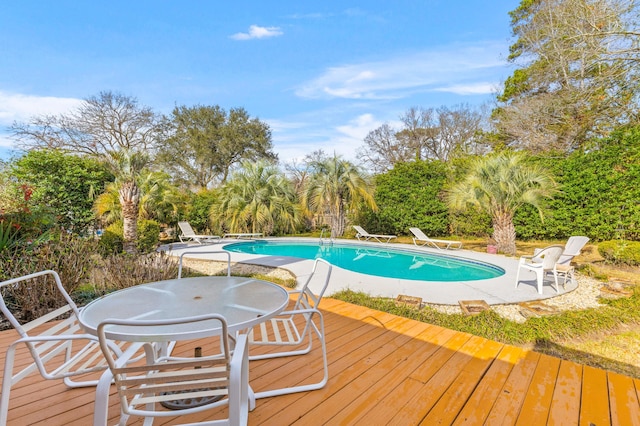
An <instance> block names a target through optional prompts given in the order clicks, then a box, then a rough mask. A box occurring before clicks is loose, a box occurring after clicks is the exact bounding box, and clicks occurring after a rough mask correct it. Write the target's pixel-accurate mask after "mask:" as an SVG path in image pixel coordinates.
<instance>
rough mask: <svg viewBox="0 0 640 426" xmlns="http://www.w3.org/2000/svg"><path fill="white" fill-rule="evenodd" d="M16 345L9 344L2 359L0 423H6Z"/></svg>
mask: <svg viewBox="0 0 640 426" xmlns="http://www.w3.org/2000/svg"><path fill="white" fill-rule="evenodd" d="M15 352H16V347H15V346H14V345H11V346H9V348H8V349H7V354H6V358H5V361H4V375H3V376H2V395H0V425H6V424H7V416H8V414H9V395H10V393H11V385H12V384H13V362H14V359H15Z"/></svg>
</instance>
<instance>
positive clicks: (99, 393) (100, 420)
mask: <svg viewBox="0 0 640 426" xmlns="http://www.w3.org/2000/svg"><path fill="white" fill-rule="evenodd" d="M112 380H113V374H111V370H109V369H106V370H105V372H104V373H102V376H100V380H98V385H97V386H96V397H95V405H94V408H93V426H106V425H107V418H108V417H109V389H110V388H111V381H112Z"/></svg>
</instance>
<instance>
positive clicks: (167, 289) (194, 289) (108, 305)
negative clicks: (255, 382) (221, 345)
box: [78, 276, 289, 425]
mask: <svg viewBox="0 0 640 426" xmlns="http://www.w3.org/2000/svg"><path fill="white" fill-rule="evenodd" d="M288 302H289V295H288V293H287V291H286V290H285V289H284V288H282V287H280V286H278V285H276V284H273V283H270V282H268V281H263V280H258V279H253V278H245V277H227V276H223V277H196V278H182V279H173V280H166V281H158V282H154V283H149V284H142V285H138V286H135V287H130V288H127V289H124V290H119V291H116V292H113V293H110V294H107V295H105V296H102V297H100V298H98V299H96V300H94V301H92V302H91V303H89V304H88V305H87V306H85V307H84V308H83V309H82V310H81V312H80V316H79V318H78V320H79V322H80V324H81V325H82V327H83V328H84V329H85V330H86V331H87V332H88V333H91V334H94V335H97V329H98V325H99V324H100V323H101V322H103V321H104V320H105V319H107V318H116V319H139V320H169V319H177V318H184V317H192V316H198V315H204V314H211V313H216V314H220V315H223V316H224V317H225V318H226V320H227V323H228V327H229V328H228V331H229V334H230V335H231V336H234V335H235V333H236V332H240V331H242V330H245V329H248V328H251V327H253V326H255V325H257V324H259V323H261V322H263V321H267V320H269V319H271V318H272V317H274V316H276V315H278V314H279V313H280V312H282V311H283V310H284V309H285V307H286V306H287V304H288ZM206 324H207V323H206V322H205V323H193V324H181V325H176V326H172V327H165V328H163V329H162V330H161V331H158V330H157V327H156V328H155V330H154V332H153V333H149V334H141V333H140V330H139V327H138V328H137V329H136V330H133V329H128V328H127V327H125V326H118V327H116V326H113V327H110V328H109V329H108V330H107V331H106V333H105V334H106V335H107V337H108V338H110V339H114V340H123V341H131V342H158V343H165V344H168V343H169V342H174V341H180V340H192V339H199V338H203V337H209V336H215V335H217V334H219V333H220V327H219V323H217V324H216V323H215V321H212V322H211V327H207V325H206ZM134 331H135V332H134ZM110 383H111V372H110V371H108V370H107V371H106V372H105V373H104V374H103V377H102V378H101V379H100V384H98V387H97V388H96V407H95V414H94V425H98V424H105V423H104V422H105V421H106V418H107V411H108V398H109V386H110ZM105 399H106V401H104V400H105Z"/></svg>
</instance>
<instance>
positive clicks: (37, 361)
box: [0, 270, 119, 423]
mask: <svg viewBox="0 0 640 426" xmlns="http://www.w3.org/2000/svg"><path fill="white" fill-rule="evenodd" d="M51 277H52V278H53V280H54V281H55V288H56V290H57V292H58V293H59V299H60V300H63V301H62V302H61V303H62V304H63V305H62V306H60V307H54V308H51V309H50V310H48V311H47V309H45V310H44V311H45V312H44V313H43V314H41V315H39V316H37V317H36V318H29V319H28V320H27V321H26V322H25V321H20V320H18V318H16V315H15V313H17V312H15V313H14V311H15V309H12V308H10V307H9V306H7V303H6V302H5V297H6V296H7V295H10V293H11V291H14V290H17V288H18V287H19V286H28V287H29V290H30V291H31V292H32V293H33V294H42V292H40V291H41V289H40V288H39V287H38V286H43V285H44V286H48V284H49V283H47V282H46V281H43V280H47V279H51ZM39 292H40V293H39ZM0 311H1V312H2V314H3V315H4V316H5V318H6V319H7V320H8V321H9V322H10V323H11V325H12V326H13V327H14V328H15V330H16V331H17V332H18V334H19V335H20V339H19V340H17V341H15V342H14V343H12V344H11V346H10V349H11V351H12V352H11V354H9V350H7V357H8V358H9V357H11V358H12V357H13V354H14V352H13V350H14V349H15V346H16V345H18V344H22V343H24V344H25V345H26V346H27V348H28V349H29V352H30V354H31V356H32V358H33V363H31V364H29V365H26V366H25V365H24V364H23V365H22V369H21V370H20V371H19V372H18V373H16V374H15V375H13V373H12V370H13V366H12V365H11V366H8V364H5V367H6V368H9V371H7V370H5V372H4V375H5V376H4V379H3V390H5V391H7V392H8V389H9V388H10V386H11V384H12V383H16V382H18V381H19V380H21V379H22V378H24V377H26V376H27V375H29V374H31V373H32V372H35V371H38V372H39V373H40V375H41V376H42V377H44V378H45V379H47V380H57V379H64V380H65V383H66V384H67V385H68V386H72V387H78V386H90V385H95V382H96V381H95V380H82V379H84V378H82V377H80V379H81V380H80V381H75V380H71V378H72V377H74V376H79V375H83V374H86V373H90V372H96V371H103V370H104V369H105V368H106V363H105V362H104V359H103V357H102V356H101V355H100V350H99V349H98V342H97V339H95V338H94V337H93V336H90V335H88V334H86V333H85V332H84V330H83V329H82V327H81V326H80V324H79V323H78V319H77V317H78V307H77V306H76V304H75V303H74V302H73V300H72V299H71V297H69V294H68V293H67V292H66V290H65V289H64V287H63V286H62V282H61V281H60V277H59V276H58V274H57V273H56V272H55V271H51V270H46V271H41V272H36V273H33V274H29V275H25V276H22V277H19V278H13V279H10V280H7V281H3V282H1V283H0ZM47 325H48V326H47ZM73 342H76V343H73ZM114 347H115V349H114ZM112 350H115V351H116V352H117V351H119V348H117V346H115V344H114V345H112ZM5 409H6V406H5V407H2V411H3V413H1V414H2V415H4V414H5V412H4V410H5ZM0 423H1V420H0Z"/></svg>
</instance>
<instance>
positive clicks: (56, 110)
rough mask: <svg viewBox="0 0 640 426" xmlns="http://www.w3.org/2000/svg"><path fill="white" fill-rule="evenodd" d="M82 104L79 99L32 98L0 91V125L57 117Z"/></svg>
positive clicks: (31, 96)
mask: <svg viewBox="0 0 640 426" xmlns="http://www.w3.org/2000/svg"><path fill="white" fill-rule="evenodd" d="M81 103H82V100H81V99H75V98H56V97H53V96H33V95H23V94H20V93H7V92H2V91H0V124H4V125H10V124H11V123H13V122H14V121H26V120H28V119H29V118H31V117H34V116H39V115H50V114H51V115H57V114H64V113H68V112H71V111H72V110H73V109H76V108H77V107H78V106H80V104H81Z"/></svg>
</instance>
